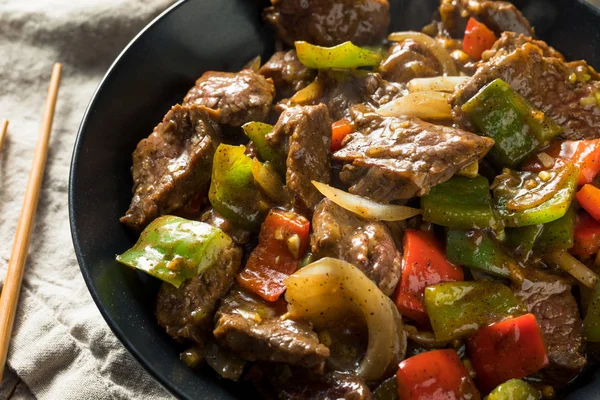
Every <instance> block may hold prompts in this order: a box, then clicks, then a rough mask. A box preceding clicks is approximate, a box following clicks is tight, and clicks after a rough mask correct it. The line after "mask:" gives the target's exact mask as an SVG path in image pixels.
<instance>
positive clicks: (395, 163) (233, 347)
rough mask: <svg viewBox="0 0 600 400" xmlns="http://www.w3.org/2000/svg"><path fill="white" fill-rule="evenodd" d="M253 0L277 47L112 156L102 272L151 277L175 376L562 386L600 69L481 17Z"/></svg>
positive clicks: (416, 394) (592, 305)
mask: <svg viewBox="0 0 600 400" xmlns="http://www.w3.org/2000/svg"><path fill="white" fill-rule="evenodd" d="M271 3H272V6H271V7H268V8H267V9H265V10H264V13H263V17H264V18H265V20H266V22H267V23H268V24H270V25H272V26H273V28H274V31H275V32H276V33H277V35H278V37H279V39H280V41H279V44H278V45H277V46H275V47H276V48H277V49H278V51H276V52H275V53H274V54H273V55H272V57H271V58H270V59H268V60H266V62H265V63H264V64H263V63H262V60H263V59H262V58H261V57H256V58H254V59H252V60H251V61H250V62H248V60H240V63H239V65H240V66H241V65H244V67H243V68H242V70H240V71H237V72H236V71H230V72H223V71H207V72H205V73H203V74H202V75H201V76H200V78H199V79H198V80H197V81H196V83H195V85H194V86H193V87H192V88H191V89H190V90H189V91H188V93H187V95H185V97H182V101H181V104H178V105H175V106H174V107H173V108H172V109H171V110H170V111H169V112H168V113H167V114H166V115H165V117H164V118H163V119H162V121H161V122H160V123H159V124H158V125H157V127H156V128H155V129H154V131H153V132H152V133H151V134H150V135H149V136H148V137H147V138H145V139H143V140H142V141H141V142H140V143H139V145H138V146H137V148H136V150H135V152H134V153H133V168H132V175H133V181H134V187H133V197H132V201H131V206H130V208H129V210H128V211H127V213H126V216H125V217H123V218H122V219H121V221H122V222H123V223H124V224H126V225H127V226H128V227H130V228H132V229H134V230H135V231H136V232H139V231H141V230H142V229H144V227H145V228H146V229H144V230H143V231H142V232H141V235H140V236H139V240H138V241H137V243H135V244H133V246H132V248H131V249H129V250H127V251H125V252H124V253H123V254H121V255H119V256H117V260H118V261H119V262H121V263H123V264H125V265H127V266H129V267H132V268H135V269H137V270H138V271H143V272H145V273H147V274H149V275H151V276H153V277H155V278H158V279H160V280H162V281H163V282H161V283H160V288H159V290H158V294H157V298H156V303H155V304H156V308H155V314H156V317H157V321H158V324H159V325H160V326H161V327H162V328H164V329H165V331H166V332H167V334H168V335H169V336H171V337H173V339H175V340H176V341H178V343H180V344H181V345H182V346H184V347H182V350H185V349H187V350H185V351H184V352H183V353H182V354H181V359H182V360H183V362H184V363H185V364H186V365H188V366H189V367H191V368H197V369H202V368H211V369H213V370H214V371H215V372H216V373H217V374H218V375H220V376H221V377H223V378H225V379H229V380H232V381H241V382H251V383H252V384H254V385H255V386H256V387H257V388H258V390H259V391H260V393H261V395H263V396H264V397H267V398H274V399H275V398H277V399H280V400H291V399H303V398H310V399H312V398H318V399H321V398H323V399H329V398H335V399H354V400H369V399H371V398H375V399H376V400H417V399H418V400H437V399H442V398H444V399H446V398H453V399H465V400H467V399H470V400H478V399H481V398H486V399H488V400H539V399H540V398H541V396H542V395H543V397H544V398H551V397H552V396H554V395H555V394H556V395H557V396H558V397H560V396H562V395H563V394H564V393H566V391H568V390H570V389H569V386H567V385H568V384H569V382H572V381H573V380H574V379H576V378H577V377H578V376H579V375H580V374H581V373H582V371H584V369H585V368H586V366H587V365H594V364H595V363H597V361H598V360H597V357H596V356H595V355H594V354H595V353H594V347H595V346H596V343H599V342H600V283H599V282H598V273H599V272H600V269H599V268H600V189H599V188H600V177H599V176H598V174H599V173H600V108H598V105H599V104H600V103H598V99H599V98H600V97H599V96H600V95H599V93H600V74H598V73H597V72H596V70H595V69H593V68H592V67H591V66H590V65H588V64H587V63H586V62H585V61H566V60H565V57H564V56H563V55H562V54H561V53H560V52H558V51H557V50H556V49H554V48H552V47H550V46H549V45H548V44H547V43H545V42H543V41H541V40H537V39H535V38H534V36H533V35H534V30H533V28H532V27H531V26H530V25H529V23H528V22H527V20H526V19H525V17H524V16H523V15H522V14H521V13H520V12H519V11H518V9H517V8H516V7H514V6H513V5H512V4H509V3H507V2H504V1H492V0H469V1H466V0H455V1H450V0H441V1H440V8H439V13H438V14H439V15H438V17H439V20H436V21H434V22H433V23H432V24H430V25H428V26H426V27H425V28H424V29H423V31H422V32H415V31H404V32H393V33H391V34H389V36H388V32H387V31H386V30H387V28H388V26H389V25H390V14H389V13H390V7H389V3H388V0H352V1H350V0H319V1H316V0H314V1H313V0H306V1H297V0H271ZM386 37H387V39H388V41H386V40H385V39H386ZM265 48H268V47H265ZM199 72H200V71H199ZM182 95H183V93H182ZM171 214H172V215H171ZM182 217H185V218H186V219H184V218H182ZM200 221H201V222H200ZM248 396H249V397H252V398H254V397H256V396H255V394H254V393H252V394H251V393H248ZM486 396H487V397H486Z"/></svg>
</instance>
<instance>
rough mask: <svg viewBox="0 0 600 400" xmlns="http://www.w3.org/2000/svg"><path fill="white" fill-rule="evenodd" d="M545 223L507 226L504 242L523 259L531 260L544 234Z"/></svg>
mask: <svg viewBox="0 0 600 400" xmlns="http://www.w3.org/2000/svg"><path fill="white" fill-rule="evenodd" d="M543 230H544V225H541V224H539V225H529V226H522V227H520V228H506V229H505V230H504V232H505V233H506V238H505V240H504V244H505V245H506V246H507V247H508V248H510V249H512V250H514V251H515V254H516V256H517V257H518V258H519V259H521V260H523V261H527V260H529V257H531V255H532V254H533V248H534V246H535V244H536V242H537V240H538V239H539V238H540V236H541V235H542V231H543Z"/></svg>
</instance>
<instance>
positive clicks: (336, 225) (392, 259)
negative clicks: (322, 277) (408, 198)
mask: <svg viewBox="0 0 600 400" xmlns="http://www.w3.org/2000/svg"><path fill="white" fill-rule="evenodd" d="M312 229H313V233H312V235H311V238H310V245H311V249H312V252H313V254H314V256H315V257H317V258H322V257H333V258H338V259H340V260H344V261H347V262H349V263H351V264H353V265H354V266H356V267H357V268H359V269H360V270H361V271H362V272H364V273H365V275H366V276H367V277H369V279H371V280H372V281H373V282H375V283H376V284H377V286H379V288H380V289H381V290H382V291H383V292H384V293H385V294H386V295H391V294H392V293H393V291H394V289H395V287H396V285H397V284H398V280H399V279H400V275H401V273H402V255H401V254H400V252H399V251H398V249H397V248H396V245H395V242H394V239H393V238H392V235H391V233H390V231H389V230H388V229H387V227H386V226H385V225H384V224H383V223H382V222H378V221H365V220H363V219H361V218H359V217H358V216H357V215H356V214H354V213H352V212H350V211H347V210H345V209H344V208H342V207H340V206H338V205H337V204H335V203H333V202H332V201H331V200H329V199H323V200H321V202H320V203H319V205H318V206H317V208H316V209H315V214H314V216H313V219H312Z"/></svg>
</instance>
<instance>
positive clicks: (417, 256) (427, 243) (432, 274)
mask: <svg viewBox="0 0 600 400" xmlns="http://www.w3.org/2000/svg"><path fill="white" fill-rule="evenodd" d="M403 247H404V256H403V260H402V262H403V265H404V270H403V271H402V279H401V281H400V285H399V287H398V292H397V294H396V306H397V307H398V310H399V311H400V313H401V314H403V315H405V316H407V317H409V318H412V319H414V320H415V321H416V322H417V323H419V324H420V325H422V326H423V325H424V326H427V325H429V317H428V316H427V312H426V311H425V306H424V304H423V292H424V291H425V288H426V287H427V286H431V285H435V284H436V283H441V282H452V281H462V280H464V275H463V270H462V268H461V267H457V266H455V265H453V264H451V263H450V262H449V261H448V260H447V259H446V256H445V252H444V249H443V247H442V245H441V244H440V242H439V241H438V240H437V239H436V238H435V236H434V235H433V234H431V233H429V232H423V231H417V230H412V229H409V230H407V231H406V232H405V233H404V239H403Z"/></svg>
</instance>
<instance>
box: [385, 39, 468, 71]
mask: <svg viewBox="0 0 600 400" xmlns="http://www.w3.org/2000/svg"><path fill="white" fill-rule="evenodd" d="M406 39H412V40H414V41H415V42H417V43H419V44H421V45H423V46H425V48H427V49H429V51H431V54H433V56H434V57H435V58H436V59H437V60H438V61H439V63H440V65H441V66H442V69H443V70H444V74H445V75H458V73H457V71H456V66H455V65H454V60H452V57H450V54H449V53H448V51H447V50H446V49H445V48H444V47H443V46H442V45H441V44H440V43H439V42H438V41H437V40H435V39H434V38H432V37H431V36H427V35H426V34H424V33H421V32H414V31H407V32H394V33H392V34H390V35H389V36H388V40H390V41H392V42H403V41H405V40H406Z"/></svg>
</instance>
